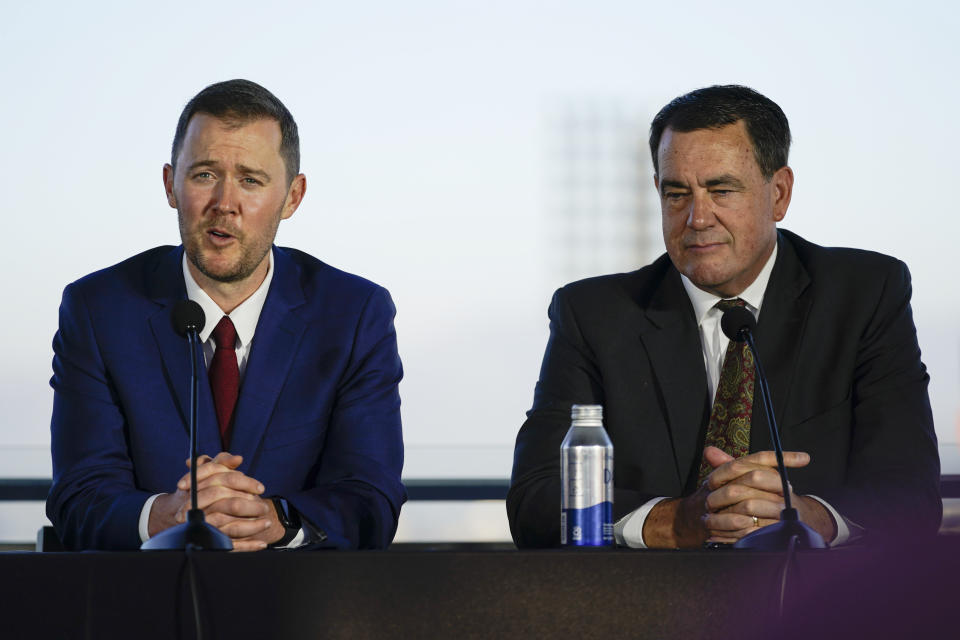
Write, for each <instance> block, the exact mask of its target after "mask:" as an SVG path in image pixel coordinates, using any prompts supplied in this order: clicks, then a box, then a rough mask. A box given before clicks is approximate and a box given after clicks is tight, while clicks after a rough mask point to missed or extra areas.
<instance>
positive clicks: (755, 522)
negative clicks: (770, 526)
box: [750, 516, 760, 527]
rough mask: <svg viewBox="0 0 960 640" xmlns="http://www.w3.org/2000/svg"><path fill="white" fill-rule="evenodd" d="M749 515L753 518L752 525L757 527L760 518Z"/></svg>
mask: <svg viewBox="0 0 960 640" xmlns="http://www.w3.org/2000/svg"><path fill="white" fill-rule="evenodd" d="M750 517H751V518H753V526H755V527H759V526H760V518H758V517H757V516H750Z"/></svg>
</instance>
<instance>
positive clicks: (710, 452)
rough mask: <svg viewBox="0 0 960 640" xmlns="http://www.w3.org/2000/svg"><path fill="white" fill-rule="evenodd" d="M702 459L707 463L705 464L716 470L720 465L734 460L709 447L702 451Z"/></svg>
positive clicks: (726, 454) (730, 456) (727, 454)
mask: <svg viewBox="0 0 960 640" xmlns="http://www.w3.org/2000/svg"><path fill="white" fill-rule="evenodd" d="M703 459H704V460H706V461H707V464H709V465H710V466H711V467H713V468H714V469H716V468H717V467H719V466H720V465H722V464H726V463H728V462H730V461H732V460H734V457H733V456H732V455H730V454H729V453H727V452H726V451H724V450H723V449H719V448H717V447H714V446H709V447H706V448H705V449H704V450H703Z"/></svg>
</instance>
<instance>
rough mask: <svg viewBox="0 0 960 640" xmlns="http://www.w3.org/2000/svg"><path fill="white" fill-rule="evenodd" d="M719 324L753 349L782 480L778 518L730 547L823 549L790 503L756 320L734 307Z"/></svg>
mask: <svg viewBox="0 0 960 640" xmlns="http://www.w3.org/2000/svg"><path fill="white" fill-rule="evenodd" d="M720 328H721V329H722V330H723V333H724V335H726V336H727V337H728V338H730V339H731V340H733V341H734V342H746V343H747V346H748V347H749V348H750V351H751V352H752V353H753V362H754V365H755V368H756V374H757V375H756V382H755V387H759V388H760V396H761V397H762V398H763V409H764V413H766V415H767V424H768V425H769V426H770V439H771V440H772V441H773V448H774V451H775V452H776V454H777V467H778V469H779V471H780V481H781V482H782V483H783V500H784V508H783V511H781V512H780V521H779V522H774V523H773V524H771V525H768V526H766V527H764V528H762V529H759V530H757V531H754V532H753V533H751V534H749V535H746V536H744V537H743V538H741V539H740V540H738V541H737V542H736V543H735V544H734V545H733V547H734V548H735V549H758V550H762V551H782V550H786V549H789V548H792V547H793V546H796V547H797V548H801V549H826V548H827V545H826V543H825V542H824V541H823V537H821V535H820V534H819V533H817V532H816V531H814V530H813V529H811V528H810V527H809V526H807V525H806V524H804V523H803V522H801V521H800V516H799V514H797V510H796V509H794V508H793V505H792V504H791V503H790V483H789V481H788V480H787V467H786V466H785V465H784V464H783V446H781V444H780V430H779V429H778V428H777V420H776V418H775V417H774V415H773V400H772V399H771V397H770V387H769V386H768V385H767V376H766V375H765V374H764V372H763V367H762V365H761V364H760V354H759V353H758V352H757V345H756V343H755V342H754V340H753V332H754V330H756V328H757V320H756V318H754V317H753V314H752V313H750V311H748V310H747V309H745V308H744V307H734V308H733V309H730V310H728V311H725V312H724V313H723V317H721V318H720Z"/></svg>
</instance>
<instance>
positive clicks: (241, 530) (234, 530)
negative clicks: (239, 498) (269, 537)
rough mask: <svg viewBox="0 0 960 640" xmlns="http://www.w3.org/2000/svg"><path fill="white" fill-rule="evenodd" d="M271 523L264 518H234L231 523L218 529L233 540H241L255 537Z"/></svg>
mask: <svg viewBox="0 0 960 640" xmlns="http://www.w3.org/2000/svg"><path fill="white" fill-rule="evenodd" d="M270 525H271V522H270V520H268V519H266V518H257V519H247V518H235V519H234V520H232V521H231V522H228V523H226V524H224V525H223V526H222V527H218V529H220V531H222V532H223V533H225V534H226V535H228V536H230V538H231V539H233V540H243V539H244V538H249V537H251V536H257V535H260V534H261V533H263V532H264V531H266V530H267V529H269V528H270Z"/></svg>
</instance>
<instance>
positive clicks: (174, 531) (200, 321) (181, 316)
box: [140, 300, 233, 551]
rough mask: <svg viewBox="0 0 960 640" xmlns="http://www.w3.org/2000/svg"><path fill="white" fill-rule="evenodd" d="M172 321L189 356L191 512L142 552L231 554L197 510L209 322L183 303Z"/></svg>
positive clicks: (222, 537)
mask: <svg viewBox="0 0 960 640" xmlns="http://www.w3.org/2000/svg"><path fill="white" fill-rule="evenodd" d="M170 320H171V322H172V323H173V329H174V331H176V332H177V333H178V334H180V335H181V336H184V337H185V338H186V339H187V348H188V352H189V354H190V511H188V512H187V521H186V522H184V523H183V524H178V525H177V526H175V527H170V528H169V529H167V530H166V531H161V532H160V533H158V534H157V535H155V536H153V537H152V538H150V539H149V540H147V541H146V542H144V543H143V544H142V545H140V548H141V549H143V550H145V551H165V550H179V549H184V550H187V551H194V550H202V549H211V550H223V551H229V550H231V549H233V543H232V542H231V541H230V538H229V536H226V535H224V534H223V533H222V532H221V531H220V530H219V529H217V528H216V527H214V526H212V525H209V524H207V522H206V519H205V518H204V516H203V510H201V509H198V508H197V456H198V454H197V403H198V400H199V397H200V394H199V376H198V375H197V357H198V356H199V357H201V358H202V357H203V354H202V352H200V348H199V347H200V331H202V330H203V325H204V323H205V322H206V318H205V317H204V314H203V308H202V307H201V306H200V305H199V304H197V303H196V302H194V301H193V300H181V301H180V302H178V303H177V304H175V305H174V306H173V312H172V313H171V314H170Z"/></svg>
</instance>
